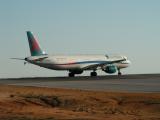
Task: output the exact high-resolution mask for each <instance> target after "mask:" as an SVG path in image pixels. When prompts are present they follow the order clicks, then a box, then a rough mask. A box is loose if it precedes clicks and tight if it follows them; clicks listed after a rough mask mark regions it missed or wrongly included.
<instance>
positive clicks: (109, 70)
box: [103, 65, 117, 74]
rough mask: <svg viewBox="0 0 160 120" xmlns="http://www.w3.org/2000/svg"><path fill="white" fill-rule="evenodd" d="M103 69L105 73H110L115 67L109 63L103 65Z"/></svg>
mask: <svg viewBox="0 0 160 120" xmlns="http://www.w3.org/2000/svg"><path fill="white" fill-rule="evenodd" d="M103 71H105V72H106V73H109V74H112V73H115V72H116V71H117V67H116V66H114V65H109V66H106V67H104V68H103Z"/></svg>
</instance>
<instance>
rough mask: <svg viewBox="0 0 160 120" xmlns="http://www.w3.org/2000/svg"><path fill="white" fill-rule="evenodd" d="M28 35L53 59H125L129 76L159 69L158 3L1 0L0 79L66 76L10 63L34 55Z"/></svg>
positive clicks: (139, 0)
mask: <svg viewBox="0 0 160 120" xmlns="http://www.w3.org/2000/svg"><path fill="white" fill-rule="evenodd" d="M27 30H30V31H32V32H33V33H34V34H35V36H36V37H37V38H38V40H39V42H40V44H41V46H42V48H43V49H44V50H45V51H46V52H47V53H49V54H79V53H80V54H122V55H126V56H128V57H129V59H130V60H131V61H132V66H131V67H129V68H127V69H125V70H122V72H123V73H125V74H136V73H159V70H160V63H159V62H160V54H159V52H160V0H0V55H1V57H0V78H4V77H32V76H60V75H62V76H64V75H67V74H68V73H67V72H62V71H58V72H57V71H54V70H53V71H52V70H47V69H45V68H40V67H38V66H34V65H31V64H27V65H25V66H24V65H23V61H16V60H11V59H9V58H12V57H21V58H23V57H26V56H30V52H29V46H28V41H27V37H26V33H25V31H27ZM87 74H89V73H87ZM99 74H104V73H103V72H99ZM84 75H85V74H84Z"/></svg>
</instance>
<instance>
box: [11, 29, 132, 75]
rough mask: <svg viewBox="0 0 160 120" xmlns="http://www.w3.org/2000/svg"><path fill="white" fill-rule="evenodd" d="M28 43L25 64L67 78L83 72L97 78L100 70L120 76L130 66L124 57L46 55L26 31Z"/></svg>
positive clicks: (30, 33)
mask: <svg viewBox="0 0 160 120" xmlns="http://www.w3.org/2000/svg"><path fill="white" fill-rule="evenodd" d="M26 33H27V37H28V43H29V48H30V53H31V56H29V57H26V58H24V59H21V58H12V59H18V60H24V61H25V63H24V64H26V63H31V64H34V65H38V66H40V67H44V68H48V69H52V70H65V71H68V72H69V73H68V76H69V77H74V76H75V74H82V73H83V72H84V71H87V70H89V71H91V73H90V76H92V77H93V76H97V72H96V71H97V70H102V71H104V72H105V73H108V74H113V73H116V72H117V71H118V75H121V74H122V73H121V71H120V70H121V69H123V68H127V67H128V66H129V65H130V63H131V62H130V60H128V58H127V57H126V56H114V57H109V56H108V55H48V54H46V53H45V52H44V51H43V50H42V49H41V47H40V45H39V43H38V41H37V39H36V38H35V37H34V36H33V34H32V32H30V31H27V32H26Z"/></svg>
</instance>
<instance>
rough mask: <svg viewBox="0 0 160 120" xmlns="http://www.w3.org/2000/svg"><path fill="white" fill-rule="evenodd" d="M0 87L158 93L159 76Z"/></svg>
mask: <svg viewBox="0 0 160 120" xmlns="http://www.w3.org/2000/svg"><path fill="white" fill-rule="evenodd" d="M0 85H20V86H36V87H50V88H73V89H83V90H95V91H97V90H99V91H118V92H119V91H122V92H150V93H152V92H160V74H143V75H123V76H117V75H113V76H98V77H89V76H88V77H87V76H85V77H74V78H69V77H48V78H46V77H44V78H43V77H39V78H16V79H15V78H12V79H11V78H10V79H0Z"/></svg>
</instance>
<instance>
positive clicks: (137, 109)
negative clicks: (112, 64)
mask: <svg viewBox="0 0 160 120" xmlns="http://www.w3.org/2000/svg"><path fill="white" fill-rule="evenodd" d="M0 120H160V93H121V92H96V91H83V90H73V89H57V88H40V87H20V86H19V87H18V86H6V85H1V86H0Z"/></svg>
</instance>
